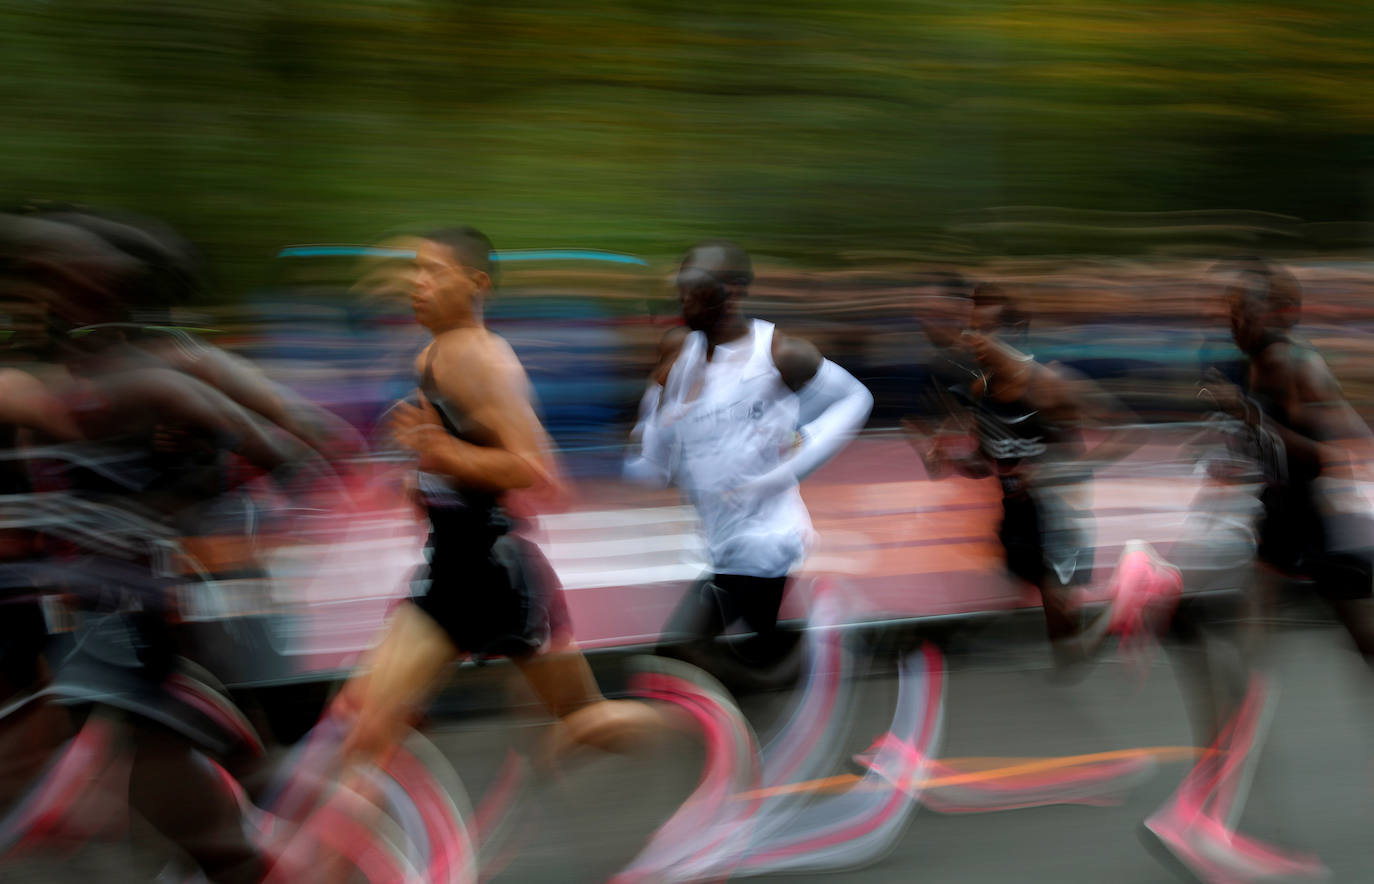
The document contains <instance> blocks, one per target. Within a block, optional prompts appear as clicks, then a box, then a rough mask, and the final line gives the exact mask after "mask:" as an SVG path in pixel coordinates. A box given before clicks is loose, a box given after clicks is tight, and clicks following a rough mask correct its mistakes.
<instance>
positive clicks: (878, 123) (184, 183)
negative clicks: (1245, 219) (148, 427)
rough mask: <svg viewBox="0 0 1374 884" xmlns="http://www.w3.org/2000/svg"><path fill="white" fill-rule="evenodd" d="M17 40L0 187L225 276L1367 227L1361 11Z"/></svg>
mask: <svg viewBox="0 0 1374 884" xmlns="http://www.w3.org/2000/svg"><path fill="white" fill-rule="evenodd" d="M0 33H3V34H4V35H5V36H4V44H3V45H4V52H3V53H0V74H3V76H0V108H3V110H4V114H5V122H6V124H7V125H6V135H7V137H6V138H5V139H4V141H3V144H2V145H0V160H2V161H0V193H3V194H4V195H6V196H8V197H10V198H12V199H22V198H28V197H42V198H56V199H67V200H80V201H87V202H92V203H99V204H115V205H119V206H123V207H126V208H131V209H136V210H141V211H145V212H150V213H153V214H157V215H160V216H163V217H165V218H167V219H168V220H170V221H171V222H172V223H175V224H177V225H179V226H181V227H182V228H183V229H184V230H185V231H186V232H187V233H188V234H189V235H191V236H192V237H193V238H195V239H197V240H199V241H200V242H202V243H203V244H204V245H205V246H206V248H207V250H208V251H209V252H210V254H211V255H212V257H213V258H214V259H215V263H216V265H217V266H218V268H219V270H220V274H221V277H222V279H223V280H224V283H225V285H226V287H228V288H230V289H233V290H238V289H241V288H242V287H244V286H247V285H251V284H253V283H254V281H255V280H256V279H257V278H258V274H259V273H260V272H261V271H262V269H263V267H264V265H265V264H266V263H267V262H268V260H269V258H270V256H271V254H272V253H273V252H274V250H275V249H276V248H277V247H278V246H280V245H282V244H284V243H288V242H320V241H367V240H372V239H375V238H377V237H378V236H380V235H382V234H384V233H386V232H388V231H394V230H397V229H401V228H405V227H408V226H413V225H420V226H426V225H429V224H432V223H436V222H452V221H455V220H461V221H466V222H470V223H475V224H478V225H480V226H482V227H483V228H485V229H487V230H489V231H490V233H491V235H492V236H493V238H494V239H495V241H496V242H497V244H498V245H500V246H506V247H533V246H550V245H559V246H583V247H597V248H610V249H616V250H622V251H633V252H637V253H641V254H646V255H649V256H651V257H654V256H671V255H675V254H677V253H679V252H680V251H681V250H682V248H683V247H684V246H685V245H686V244H687V243H689V242H690V241H692V240H694V239H697V238H700V237H704V236H719V235H726V236H733V237H738V238H739V239H741V240H743V241H745V242H746V243H748V244H749V245H750V246H751V247H753V248H755V249H757V250H759V251H765V252H771V253H773V254H775V255H778V256H782V257H785V258H788V259H792V260H796V261H798V262H801V263H808V264H814V263H826V262H829V261H832V260H834V259H835V256H837V255H840V254H843V253H846V252H850V251H854V250H859V249H867V250H874V249H877V250H883V249H888V250H900V251H918V252H919V251H922V250H930V249H936V248H942V247H945V246H942V245H940V244H942V243H947V242H948V239H947V237H945V234H946V233H948V232H949V230H950V225H951V224H952V223H954V222H956V221H957V220H958V219H960V218H965V217H966V215H967V213H969V212H970V211H976V210H980V209H985V208H988V207H995V206H1006V205H1042V206H1066V207H1072V208H1075V209H1082V210H1105V211H1130V212H1164V211H1169V212H1172V211H1180V210H1197V209H1248V210H1261V211H1266V212H1274V213H1279V214H1283V215H1287V216H1295V217H1298V218H1302V219H1306V220H1309V221H1319V222H1360V221H1367V220H1369V218H1370V201H1371V200H1370V197H1371V187H1370V182H1371V169H1374V147H1371V144H1374V131H1371V130H1374V103H1371V102H1370V101H1369V100H1368V99H1369V95H1370V94H1371V89H1370V86H1371V82H1370V81H1371V77H1370V70H1371V68H1370V59H1371V58H1374V16H1371V15H1369V14H1368V10H1367V9H1365V8H1364V7H1363V4H1360V3H1345V2H1338V0H1320V2H1301V3H1299V2H1297V0H1277V2H1272V3H1255V2H1248V0H1247V2H1241V0H1210V2H1185V0H1150V2H1132V0H1060V2H1035V3H1027V2H1012V0H969V2H957V0H931V2H916V0H908V2H899V0H872V2H868V3H863V4H845V3H841V2H839V0H827V2H820V0H800V2H791V3H786V4H768V3H751V2H741V0H701V2H695V3H685V2H670V0H616V2H612V3H603V4H601V5H599V6H596V7H586V6H584V5H583V4H575V3H568V2H553V0H542V2H533V3H519V4H511V5H509V6H507V5H503V4H491V3H471V2H455V0H390V2H384V0H370V2H369V0H359V2H351V3H345V2H342V0H338V2H325V0H284V2H265V0H243V2H238V3H209V2H204V0H194V2H190V0H179V2H159V0H127V2H123V3H119V4H111V3H106V2H103V0H9V2H7V3H6V4H5V5H3V6H0ZM1081 227H1082V226H1081V225H1064V226H1062V227H1060V228H1054V229H1052V230H1051V231H1050V232H1049V233H1047V232H1046V229H1044V228H1043V227H1042V228H1037V229H1036V231H1035V232H1034V235H1032V236H1030V237H1029V238H1026V237H1020V236H1019V235H1009V234H1007V233H1006V230H1005V229H1003V232H1002V233H1001V234H998V235H996V236H992V237H991V238H989V237H987V236H982V235H981V234H980V235H979V236H982V238H979V236H973V237H972V238H971V239H970V238H969V237H968V236H965V242H964V247H965V248H970V247H972V248H978V249H988V248H997V249H1005V250H1016V249H1018V248H1020V249H1030V250H1045V249H1050V250H1053V249H1072V248H1097V247H1099V246H1100V245H1101V243H1102V238H1101V237H1100V236H1093V235H1090V234H1084V233H1083V232H1082V230H1081ZM1111 239H1112V247H1113V248H1129V247H1130V245H1129V242H1127V243H1122V242H1119V240H1121V239H1123V238H1121V237H1117V238H1111ZM1357 239H1358V237H1357ZM1153 241H1154V240H1153V239H1152V238H1150V237H1145V238H1143V240H1142V247H1149V246H1150V245H1151V243H1152V242H1153Z"/></svg>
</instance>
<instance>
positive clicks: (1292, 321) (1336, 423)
mask: <svg viewBox="0 0 1374 884" xmlns="http://www.w3.org/2000/svg"><path fill="white" fill-rule="evenodd" d="M1217 269H1218V270H1219V271H1221V272H1224V273H1227V274H1228V275H1233V281H1232V282H1231V284H1230V285H1229V287H1228V288H1227V290H1226V301H1227V306H1228V308H1229V315H1230V325H1231V336H1232V339H1233V340H1234V341H1235V344H1236V346H1237V347H1238V348H1239V349H1240V350H1241V352H1242V353H1243V354H1244V355H1245V359H1246V361H1245V364H1244V365H1243V371H1242V373H1241V374H1242V380H1243V384H1242V385H1236V384H1233V383H1231V381H1230V380H1229V379H1228V377H1227V376H1225V375H1223V374H1222V372H1221V371H1219V370H1216V369H1212V370H1210V371H1209V372H1208V376H1207V378H1206V379H1205V380H1204V386H1203V388H1202V390H1201V394H1202V398H1203V399H1204V401H1206V402H1208V403H1210V404H1212V405H1213V406H1215V408H1216V409H1217V410H1218V411H1220V412H1221V413H1223V414H1224V415H1227V416H1229V418H1230V421H1229V422H1223V423H1222V424H1221V428H1222V434H1223V436H1224V437H1225V438H1226V439H1227V440H1229V445H1230V449H1231V453H1232V456H1233V458H1235V459H1236V460H1237V461H1239V462H1240V463H1242V464H1244V465H1245V466H1248V468H1249V469H1250V470H1251V471H1252V473H1257V474H1258V478H1259V479H1260V480H1261V481H1262V491H1261V492H1260V499H1259V503H1260V516H1259V521H1258V525H1257V526H1256V528H1257V531H1256V538H1255V540H1256V544H1255V549H1256V552H1257V555H1258V569H1257V571H1256V573H1255V574H1254V577H1253V580H1252V581H1250V582H1249V585H1247V586H1246V587H1245V588H1244V591H1243V593H1242V599H1241V603H1242V605H1243V606H1244V607H1245V608H1246V609H1247V610H1246V614H1247V616H1246V617H1245V618H1244V620H1243V621H1242V624H1241V630H1240V636H1239V638H1240V656H1239V661H1238V662H1239V667H1236V666H1235V665H1234V664H1228V663H1227V662H1226V661H1225V659H1224V658H1223V657H1222V656H1220V655H1217V654H1216V653H1214V652H1213V651H1212V650H1210V649H1209V642H1208V640H1207V636H1208V633H1209V632H1210V630H1211V629H1212V628H1213V625H1212V624H1211V623H1209V622H1208V618H1207V616H1206V614H1207V612H1206V611H1205V610H1204V609H1202V608H1201V606H1199V605H1196V604H1192V605H1190V604H1188V603H1186V602H1185V604H1184V605H1183V606H1181V607H1180V609H1179V614H1178V616H1177V617H1176V618H1175V623H1174V626H1175V635H1176V637H1178V638H1181V639H1183V642H1184V643H1183V646H1182V648H1181V650H1182V651H1183V653H1182V654H1180V656H1179V658H1178V659H1179V663H1180V675H1181V676H1182V677H1183V681H1184V684H1185V686H1186V687H1188V688H1190V689H1191V691H1192V694H1193V699H1194V701H1195V707H1194V708H1195V712H1196V726H1197V727H1198V730H1199V732H1200V733H1201V735H1202V737H1203V739H1204V741H1205V742H1206V743H1207V744H1208V745H1209V746H1210V748H1211V749H1212V750H1213V751H1211V752H1209V753H1208V754H1207V755H1206V756H1204V757H1203V758H1202V759H1201V760H1200V761H1199V762H1198V764H1197V765H1196V766H1195V767H1194V768H1193V770H1192V771H1191V772H1190V773H1189V774H1188V776H1187V777H1186V778H1185V779H1184V781H1183V784H1182V785H1181V786H1180V787H1179V789H1178V791H1177V792H1175V793H1174V795H1173V796H1172V797H1171V798H1170V800H1169V801H1168V802H1166V803H1165V804H1164V806H1163V807H1161V808H1160V809H1159V810H1158V811H1156V812H1155V813H1154V814H1152V815H1151V816H1150V818H1149V819H1148V820H1146V822H1145V831H1146V832H1148V833H1149V835H1150V842H1151V843H1153V844H1155V845H1157V846H1158V847H1160V848H1161V849H1162V850H1164V851H1165V852H1166V853H1167V855H1168V857H1169V859H1170V860H1171V861H1172V862H1174V863H1181V864H1182V865H1183V866H1184V867H1186V868H1187V869H1188V870H1189V871H1190V872H1191V873H1192V874H1194V875H1196V876H1198V877H1199V878H1202V879H1204V880H1221V879H1226V880H1232V879H1235V880H1240V879H1241V878H1242V877H1243V879H1244V880H1260V879H1261V878H1262V879H1264V880H1302V879H1315V878H1319V877H1325V876H1327V875H1328V874H1329V872H1328V871H1327V870H1326V869H1325V868H1324V867H1323V866H1322V864H1321V863H1320V861H1319V860H1318V859H1317V858H1316V857H1313V856H1307V855H1302V854H1296V853H1291V852H1288V851H1286V850H1283V849H1280V848H1277V847H1274V846H1271V845H1268V844H1265V843H1263V842H1260V841H1257V840H1255V839H1253V838H1251V837H1249V836H1246V835H1244V834H1241V833H1240V832H1239V831H1237V827H1238V824H1239V821H1240V819H1241V816H1242V814H1243V812H1244V807H1245V798H1244V796H1245V794H1246V793H1247V791H1248V787H1249V783H1250V780H1251V779H1252V778H1253V776H1254V770H1255V767H1256V761H1257V759H1258V757H1259V754H1260V752H1261V750H1262V747H1263V745H1264V741H1265V730H1266V728H1265V725H1266V721H1267V719H1268V717H1269V715H1271V714H1272V707H1273V703H1274V692H1273V689H1272V687H1271V686H1270V676H1269V673H1268V666H1267V665H1266V661H1265V656H1266V655H1265V651H1266V650H1267V645H1268V637H1269V635H1270V631H1271V626H1270V624H1271V623H1272V622H1273V618H1274V615H1275V613H1276V607H1277V604H1278V598H1279V594H1280V591H1281V588H1282V586H1283V584H1284V583H1285V582H1287V581H1288V580H1290V579H1292V578H1297V579H1300V580H1302V581H1305V582H1306V583H1308V584H1309V585H1310V586H1311V587H1312V589H1313V590H1314V591H1315V593H1316V594H1317V595H1318V596H1319V597H1321V598H1322V599H1323V600H1324V601H1325V602H1326V603H1327V604H1329V605H1330V606H1331V608H1332V609H1333V610H1334V611H1335V613H1336V615H1337V617H1338V619H1339V620H1340V621H1341V623H1342V624H1343V625H1344V626H1345V628H1346V630H1347V631H1348V632H1349V634H1350V636H1351V637H1352V639H1354V642H1355V646H1356V648H1357V649H1358V650H1359V651H1360V652H1361V654H1363V655H1364V657H1365V660H1366V661H1367V662H1369V661H1371V660H1374V657H1371V653H1372V652H1374V601H1371V597H1370V596H1371V589H1372V588H1374V587H1372V586H1371V584H1372V583H1374V556H1372V555H1371V552H1374V530H1371V519H1370V514H1369V504H1368V502H1367V501H1365V500H1364V499H1363V497H1362V496H1361V495H1359V494H1355V493H1350V491H1351V489H1349V488H1345V489H1342V488H1341V487H1340V485H1341V483H1342V482H1350V481H1352V480H1353V472H1352V470H1351V469H1350V466H1351V450H1352V448H1356V449H1364V450H1365V451H1367V450H1368V449H1367V443H1368V441H1369V438H1370V433H1369V430H1368V428H1367V427H1366V426H1365V424H1364V422H1363V421H1362V420H1361V419H1360V417H1359V415H1358V414H1356V413H1355V411H1354V409H1352V408H1351V407H1350V405H1349V404H1348V403H1347V402H1346V401H1345V397H1344V395H1343V394H1342V392H1341V389H1340V386H1339V384H1337V382H1336V380H1335V378H1334V376H1333V375H1332V373H1331V371H1330V369H1329V368H1328V367H1327V366H1326V363H1325V362H1324V361H1323V360H1322V358H1321V356H1320V355H1319V354H1318V353H1317V352H1316V351H1315V350H1314V349H1313V348H1312V347H1311V346H1310V345H1308V344H1306V343H1303V342H1301V341H1300V340H1298V339H1297V337H1296V336H1295V334H1294V329H1295V327H1296V326H1297V324H1298V321H1299V319H1300V317H1301V310H1302V291H1301V287H1300V286H1299V284H1298V281H1297V280H1296V279H1295V278H1294V277H1293V276H1292V274H1290V273H1289V272H1288V271H1287V270H1285V269H1283V268H1281V267H1278V266H1275V265H1272V264H1269V263H1268V262H1265V261H1263V260H1260V259H1254V258H1248V259H1241V260H1236V261H1231V262H1227V263H1226V264H1224V265H1221V266H1220V267H1218V268H1217ZM1236 471H1237V468H1233V469H1232V470H1230V472H1236ZM1214 472H1215V471H1214ZM1227 476H1228V471H1222V472H1221V475H1220V476H1218V477H1217V478H1221V479H1225V478H1227ZM1242 478H1245V477H1242ZM1206 493H1207V492H1206V491H1204V495H1205V494H1206ZM1209 546H1210V548H1208V547H1209ZM1215 546H1216V545H1215V544H1212V545H1207V544H1205V543H1202V542H1199V541H1198V540H1196V539H1194V538H1189V537H1185V538H1184V539H1183V541H1182V542H1181V543H1180V544H1178V545H1176V546H1175V550H1174V554H1173V555H1174V558H1175V560H1176V561H1177V562H1178V563H1179V564H1180V565H1181V566H1182V573H1183V576H1184V579H1185V580H1186V581H1187V582H1188V583H1189V584H1190V585H1191V586H1192V587H1193V588H1194V589H1195V588H1197V586H1198V584H1200V583H1203V582H1204V581H1206V579H1207V577H1208V571H1209V570H1215V568H1214V566H1212V565H1211V564H1209V562H1208V558H1209V556H1225V555H1226V553H1225V552H1224V551H1223V550H1221V549H1218V548H1215ZM1198 547H1204V548H1198Z"/></svg>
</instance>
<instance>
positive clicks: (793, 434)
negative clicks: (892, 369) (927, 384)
mask: <svg viewBox="0 0 1374 884" xmlns="http://www.w3.org/2000/svg"><path fill="white" fill-rule="evenodd" d="M753 277H754V274H753V264H752V262H751V260H750V258H749V255H748V254H747V253H746V252H745V251H744V250H743V249H740V248H739V247H738V246H735V245H733V244H731V243H726V242H707V243H702V244H701V245H698V246H696V247H694V248H693V249H692V250H691V251H690V252H688V253H687V256H686V258H685V259H684V260H683V262H682V266H681V269H680V270H679V272H678V276H677V289H678V296H679V298H680V300H681V302H682V316H683V320H684V321H685V327H681V328H675V329H673V330H671V331H669V332H668V333H667V334H666V335H665V336H664V338H663V341H662V343H661V344H660V346H659V353H658V365H657V367H656V368H655V370H654V372H653V375H652V376H651V379H650V383H649V389H648V391H647V392H646V393H645V396H644V399H643V402H642V403H641V419H640V423H639V426H638V427H637V428H636V430H635V437H636V438H637V439H638V442H639V444H638V448H637V450H636V451H634V452H633V453H632V456H631V458H630V460H629V462H628V463H627V466H626V474H627V476H629V477H631V478H634V479H637V480H639V481H645V482H650V483H654V484H658V485H660V486H662V485H666V484H668V483H674V484H676V485H678V487H680V488H682V489H683V491H685V492H686V494H687V496H688V497H689V498H690V500H691V501H692V504H693V505H694V506H695V507H696V510H697V514H698V516H699V517H700V518H701V521H702V525H703V528H704V530H705V535H706V545H707V548H708V551H709V556H710V567H711V571H712V573H711V575H710V576H709V577H706V578H704V579H702V580H700V581H699V582H698V583H697V584H696V585H694V586H693V587H692V588H691V589H690V590H689V591H688V593H687V595H686V596H685V597H684V599H683V600H682V602H681V603H680V604H679V606H678V608H677V610H676V611H675V612H674V613H673V615H672V616H671V618H670V619H669V621H668V624H667V626H666V627H665V628H664V639H663V644H662V645H661V646H660V653H663V654H668V655H672V656H678V657H681V658H683V659H686V660H687V661H688V662H691V663H695V664H696V665H698V666H701V667H702V668H704V669H706V670H707V671H708V672H712V673H713V674H716V675H717V677H719V678H721V680H722V681H723V682H725V683H726V684H727V686H731V687H733V688H736V689H739V688H743V687H769V686H774V685H776V684H778V683H779V682H780V681H790V679H791V677H792V676H793V675H794V673H795V663H796V661H795V659H794V658H792V655H791V653H790V652H791V651H792V650H793V648H794V647H795V646H796V636H795V635H786V634H783V633H782V632H780V631H779V629H778V611H779V608H780V606H781V604H782V600H783V596H784V594H785V593H786V590H787V585H788V575H789V574H790V573H791V571H792V570H793V569H794V568H796V567H797V566H798V565H799V564H800V563H801V561H802V558H803V557H804V555H805V553H806V548H807V545H808V541H809V539H810V536H811V523H810V518H809V516H808V514H807V511H806V505H805V504H804V503H803V502H802V497H801V491H800V483H801V481H802V480H803V479H805V478H806V477H807V476H809V475H810V474H811V473H813V472H815V471H816V470H817V469H819V468H820V467H821V466H822V465H823V464H824V463H825V462H826V461H828V460H829V459H830V458H831V457H833V456H834V455H835V454H837V453H838V452H839V451H840V450H841V449H842V448H843V447H844V446H845V445H846V444H847V443H848V441H849V440H850V439H851V438H852V437H853V436H854V434H855V433H857V432H858V431H859V430H860V429H862V428H863V425H864V422H865V421H866V420H867V419H868V415H869V412H870V411H871V410H872V408H873V396H872V394H870V393H869V391H868V390H867V389H865V388H864V386H863V385H862V384H860V383H859V382H858V381H857V380H855V379H854V378H853V377H852V376H851V375H850V374H849V373H848V372H846V371H845V370H844V369H842V368H840V367H839V366H838V365H836V364H835V363H833V362H830V361H829V360H826V359H824V358H823V357H822V356H821V354H820V352H819V351H818V350H817V349H816V348H815V347H814V346H813V345H811V344H810V343H809V342H807V341H804V340H802V339H800V338H794V337H789V336H787V335H784V334H782V333H781V332H780V331H777V330H776V329H775V328H774V327H773V325H772V323H769V322H764V321H763V320H760V319H749V318H748V317H746V316H745V315H744V313H743V310H742V306H741V302H742V300H743V299H744V297H745V296H746V295H747V294H748V289H749V285H750V283H751V282H752V281H753ZM739 620H743V621H744V623H745V624H746V625H747V626H748V628H749V629H750V630H751V631H752V632H753V636H752V637H751V638H749V639H748V640H747V641H745V642H740V643H737V644H736V645H735V649H736V654H737V656H736V657H735V658H733V659H732V658H731V657H728V656H725V655H722V654H720V653H717V649H716V647H715V639H716V638H717V637H718V636H720V635H721V634H722V633H723V632H724V631H725V630H726V629H727V628H728V627H729V626H731V625H732V624H734V623H735V622H736V621H739Z"/></svg>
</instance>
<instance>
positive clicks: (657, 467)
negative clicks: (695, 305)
mask: <svg viewBox="0 0 1374 884" xmlns="http://www.w3.org/2000/svg"><path fill="white" fill-rule="evenodd" d="M686 339H687V328H686V327H685V326H674V327H673V328H670V329H668V331H667V332H666V333H665V334H664V335H663V338H662V340H660V341H659V343H658V353H657V362H656V364H655V365H654V369H653V371H652V372H650V374H649V385H648V388H647V389H646V390H645V391H644V396H643V397H642V398H641V399H640V400H639V419H638V421H637V422H636V423H635V427H634V429H633V430H631V431H630V449H629V451H628V452H627V454H626V457H625V466H624V468H623V475H624V477H625V479H626V480H627V481H630V482H636V483H639V484H642V485H648V486H650V487H653V488H666V487H667V486H668V485H669V484H671V482H672V478H673V461H674V448H675V445H674V439H673V434H672V430H671V428H670V427H667V426H665V425H664V423H663V421H662V419H661V412H660V410H659V409H660V407H661V406H662V404H663V388H664V387H665V386H666V385H667V383H668V373H669V372H671V371H672V369H673V363H674V362H676V361H677V356H678V353H680V352H681V351H682V344H683V342H684V341H685V340H686Z"/></svg>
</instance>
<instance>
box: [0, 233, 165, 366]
mask: <svg viewBox="0 0 1374 884" xmlns="http://www.w3.org/2000/svg"><path fill="white" fill-rule="evenodd" d="M138 269H139V262H138V261H137V260H136V259H134V258H132V257H131V256H129V255H128V254H126V253H125V252H123V251H121V250H119V249H117V248H115V247H113V246H111V245H110V244H109V243H108V242H106V241H105V240H104V239H103V238H101V237H99V236H96V235H94V234H92V233H89V232H87V231H85V230H82V229H80V228H77V227H74V226H72V225H69V224H62V223H59V222H56V221H52V220H48V219H46V218H40V217H33V216H26V215H4V216H0V302H3V304H4V309H5V312H6V313H7V314H8V315H9V316H10V317H11V321H12V323H13V327H12V328H11V329H10V331H11V332H12V335H11V338H10V341H9V345H10V346H11V348H15V349H20V350H25V351H29V352H35V353H41V354H43V355H45V356H56V355H57V350H61V349H63V345H64V344H65V343H67V342H68V334H67V333H68V332H69V331H70V330H71V329H73V328H76V327H79V326H84V325H91V324H94V323H100V322H112V321H117V320H119V319H121V318H123V310H124V306H123V304H122V301H121V297H120V295H121V293H122V292H123V291H124V290H125V287H126V285H127V281H128V279H129V278H130V277H131V276H133V275H135V274H137V272H138ZM55 348H56V349H55Z"/></svg>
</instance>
